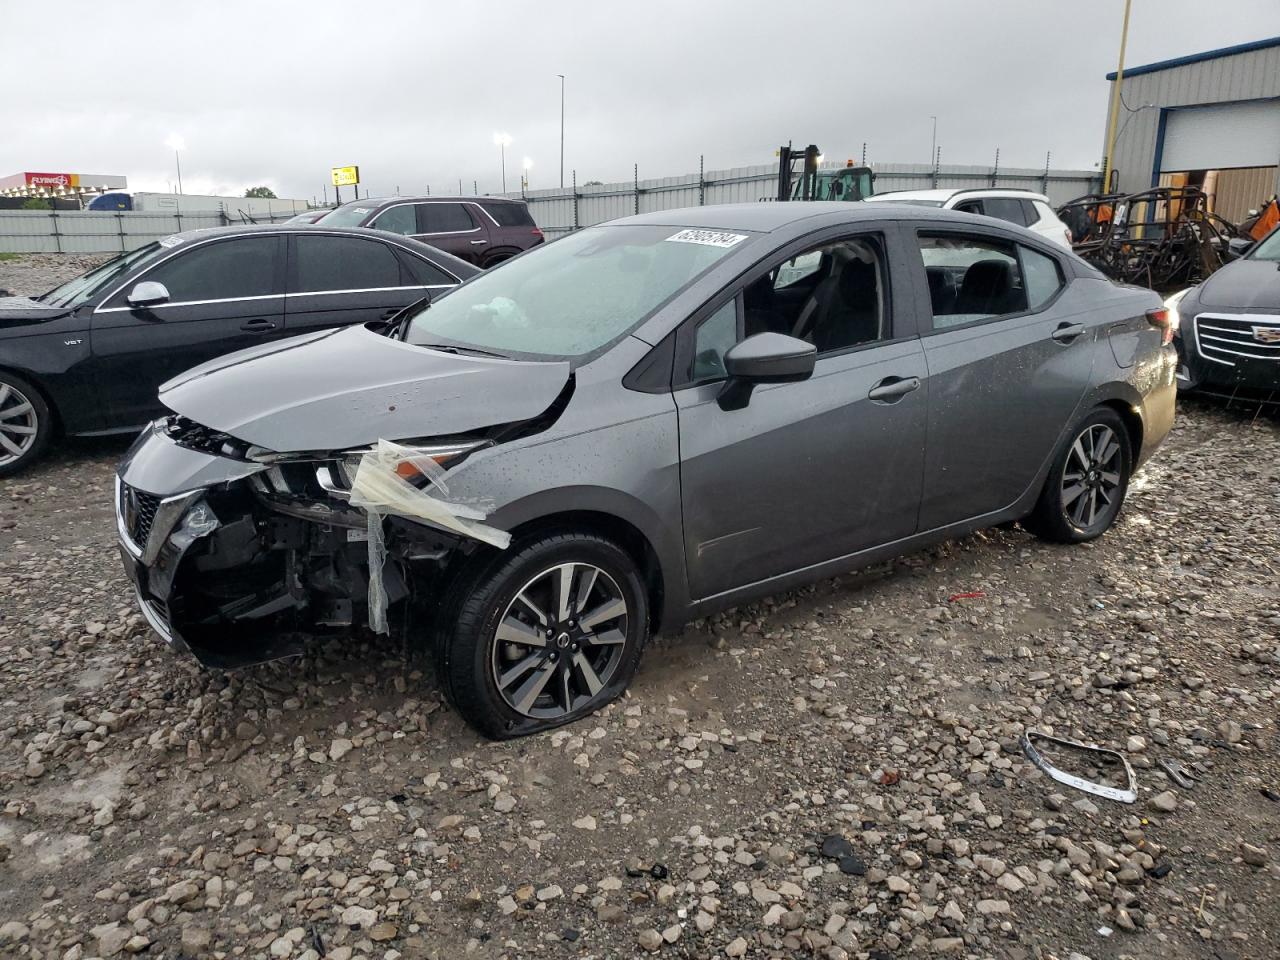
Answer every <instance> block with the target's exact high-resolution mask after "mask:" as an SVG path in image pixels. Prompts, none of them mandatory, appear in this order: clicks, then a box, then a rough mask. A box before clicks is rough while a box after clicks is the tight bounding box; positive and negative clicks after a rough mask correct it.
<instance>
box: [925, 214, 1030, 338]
mask: <svg viewBox="0 0 1280 960" xmlns="http://www.w3.org/2000/svg"><path fill="white" fill-rule="evenodd" d="M1016 246H1017V245H1016V244H1013V243H1008V242H1006V241H1003V240H996V239H992V238H989V237H968V236H962V235H959V234H950V233H948V234H921V235H920V256H921V258H922V259H923V260H924V269H925V274H926V275H927V277H928V280H929V298H930V300H931V302H932V306H933V329H934V330H948V329H951V328H952V327H960V326H965V325H967V324H970V323H977V322H981V321H984V320H990V319H993V318H996V317H1001V316H1007V315H1009V314H1015V313H1024V312H1026V310H1027V291H1026V288H1025V285H1024V283H1023V277H1022V268H1021V266H1020V264H1019V262H1018V253H1017V249H1016Z"/></svg>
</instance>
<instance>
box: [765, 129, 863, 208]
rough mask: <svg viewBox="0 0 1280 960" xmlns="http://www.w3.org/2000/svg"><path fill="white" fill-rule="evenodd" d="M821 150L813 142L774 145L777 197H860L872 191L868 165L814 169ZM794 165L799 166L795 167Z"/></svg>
mask: <svg viewBox="0 0 1280 960" xmlns="http://www.w3.org/2000/svg"><path fill="white" fill-rule="evenodd" d="M821 160H822V151H820V150H819V149H818V147H817V145H816V144H812V143H811V144H809V146H807V147H805V148H804V150H796V149H794V148H793V147H792V146H791V144H789V143H788V144H787V145H786V146H784V147H779V148H778V196H777V199H778V200H845V201H852V200H863V199H865V198H866V197H869V196H871V195H872V193H873V189H872V186H871V184H872V182H873V181H874V180H875V174H874V173H872V172H871V168H870V167H855V166H854V165H853V161H852V160H850V161H849V162H848V163H846V164H845V166H844V167H843V168H840V167H835V168H828V169H826V170H820V169H818V164H819V163H820V162H821ZM797 166H798V167H799V170H798V171H797Z"/></svg>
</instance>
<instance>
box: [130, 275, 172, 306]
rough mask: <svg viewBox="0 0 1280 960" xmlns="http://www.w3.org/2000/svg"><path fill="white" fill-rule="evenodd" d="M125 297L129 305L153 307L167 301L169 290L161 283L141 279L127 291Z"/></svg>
mask: <svg viewBox="0 0 1280 960" xmlns="http://www.w3.org/2000/svg"><path fill="white" fill-rule="evenodd" d="M127 299H128V301H129V306H131V307H154V306H156V305H157V304H161V303H168V302H169V291H168V289H166V287H165V285H164V284H163V283H157V282H156V281H154V280H143V281H142V282H141V283H139V284H137V285H136V286H134V288H133V289H132V290H130V291H129V296H128V297H127Z"/></svg>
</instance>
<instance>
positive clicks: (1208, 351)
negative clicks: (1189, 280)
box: [1193, 313, 1280, 367]
mask: <svg viewBox="0 0 1280 960" xmlns="http://www.w3.org/2000/svg"><path fill="white" fill-rule="evenodd" d="M1193 323H1194V326H1195V331H1196V346H1197V348H1199V350H1200V355H1201V356H1202V357H1204V358H1205V359H1206V360H1214V361H1216V362H1218V363H1225V364H1228V365H1230V366H1233V367H1234V366H1235V365H1236V364H1237V363H1239V362H1240V360H1241V358H1244V359H1245V360H1277V361H1280V316H1278V317H1259V316H1238V315H1231V314H1213V313H1202V314H1199V315H1198V316H1197V317H1196V318H1195V320H1194V321H1193ZM1272 330H1274V331H1276V333H1275V334H1271V333H1270V331H1272ZM1259 331H1262V336H1261V338H1260V337H1259ZM1273 337H1275V338H1276V339H1272V338H1273Z"/></svg>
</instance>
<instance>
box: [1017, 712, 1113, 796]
mask: <svg viewBox="0 0 1280 960" xmlns="http://www.w3.org/2000/svg"><path fill="white" fill-rule="evenodd" d="M1032 740H1040V741H1044V742H1045V743H1051V744H1056V745H1057V746H1060V747H1067V748H1069V749H1072V750H1079V751H1082V752H1085V753H1093V754H1097V755H1100V756H1106V757H1113V758H1114V759H1115V760H1117V761H1119V763H1120V764H1121V765H1122V766H1123V767H1124V772H1125V775H1126V776H1127V778H1128V783H1129V786H1128V788H1127V789H1121V788H1119V787H1109V786H1107V785H1106V784H1103V783H1095V782H1094V781H1092V780H1086V779H1085V778H1084V777H1077V776H1076V775H1074V774H1071V773H1067V772H1065V771H1063V770H1059V769H1058V768H1057V767H1055V766H1054V765H1053V764H1051V763H1050V762H1049V761H1048V760H1046V759H1045V758H1044V757H1043V756H1042V755H1041V754H1040V751H1038V750H1037V749H1036V748H1035V746H1034V745H1033V744H1032ZM1022 752H1023V753H1025V754H1026V755H1027V759H1028V760H1030V761H1031V762H1032V763H1033V764H1035V765H1036V766H1037V767H1038V768H1039V769H1040V770H1041V771H1043V772H1044V773H1045V774H1046V775H1047V776H1049V777H1050V778H1052V779H1054V780H1057V781H1058V782H1059V783H1062V784H1065V785H1067V786H1068V787H1072V788H1074V789H1076V790H1083V791H1084V792H1085V793H1089V794H1093V796H1095V797H1104V798H1106V799H1107V800H1117V801H1119V802H1120V803H1136V802H1137V799H1138V779H1137V777H1136V776H1135V775H1134V772H1133V767H1132V766H1130V765H1129V760H1128V758H1127V757H1125V755H1124V754H1123V753H1120V752H1119V751H1118V750H1108V749H1106V748H1105V747H1095V746H1093V745H1092V744H1087V743H1080V742H1079V741H1077V740H1067V739H1066V738H1065V737H1055V736H1051V735H1050V734H1047V733H1040V732H1039V731H1037V730H1027V731H1025V732H1024V733H1023V734H1022Z"/></svg>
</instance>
